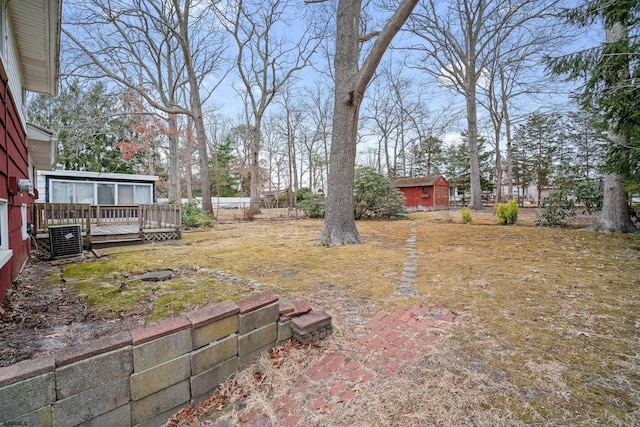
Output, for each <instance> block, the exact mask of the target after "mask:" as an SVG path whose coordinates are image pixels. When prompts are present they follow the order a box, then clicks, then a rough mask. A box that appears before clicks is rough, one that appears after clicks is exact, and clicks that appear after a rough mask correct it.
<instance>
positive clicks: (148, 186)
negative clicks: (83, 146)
mask: <svg viewBox="0 0 640 427" xmlns="http://www.w3.org/2000/svg"><path fill="white" fill-rule="evenodd" d="M54 182H60V183H68V184H92V185H93V202H92V203H90V204H91V205H97V204H98V184H112V185H114V186H115V187H114V192H115V193H114V196H115V204H114V206H117V205H119V200H118V187H119V186H121V185H125V186H126V185H130V186H133V187H134V189H133V198H134V203H133V204H134V205H135V204H140V203H137V202H138V201H137V200H136V198H137V197H136V191H135V188H136V187H138V186H142V187H145V189H146V190H147V191H148V192H149V193H148V194H149V200H150V203H153V184H151V183H146V182H124V181H91V180H88V181H79V180H74V179H58V178H55V179H54V178H52V179H50V180H49V188H50V190H49V191H50V192H51V191H52V190H51V189H52V188H53V183H54ZM49 194H51V193H49ZM49 197H50V198H52V195H50V196H49ZM73 197H74V201H73V202H71V203H78V202H76V201H75V197H76V195H75V187H74V191H73Z"/></svg>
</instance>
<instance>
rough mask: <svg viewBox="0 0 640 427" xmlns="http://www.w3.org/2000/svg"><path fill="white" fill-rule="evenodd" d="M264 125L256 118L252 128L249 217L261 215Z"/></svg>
mask: <svg viewBox="0 0 640 427" xmlns="http://www.w3.org/2000/svg"><path fill="white" fill-rule="evenodd" d="M261 126H262V123H261V120H260V118H258V117H256V123H255V125H254V126H253V128H251V130H250V131H249V132H250V138H251V181H250V183H249V210H248V211H247V214H248V215H255V214H259V213H260V137H261V135H260V129H261Z"/></svg>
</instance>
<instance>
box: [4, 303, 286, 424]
mask: <svg viewBox="0 0 640 427" xmlns="http://www.w3.org/2000/svg"><path fill="white" fill-rule="evenodd" d="M291 336H292V328H291V319H290V318H287V317H281V316H280V308H279V301H278V297H277V296H276V295H275V294H272V293H270V292H263V293H259V294H255V295H253V296H250V297H248V298H246V299H244V300H242V301H240V302H238V303H234V302H231V301H226V302H222V303H219V304H216V305H213V306H211V307H208V308H205V309H202V310H198V311H194V312H192V313H189V314H186V315H184V316H179V317H176V318H173V319H169V320H166V321H163V322H161V323H158V324H155V325H152V326H148V327H146V328H141V329H136V330H133V331H130V332H121V333H118V334H114V335H111V336H108V337H104V338H101V339H98V340H96V341H93V342H90V343H85V344H83V345H80V346H77V347H70V348H66V349H63V350H61V351H59V352H58V353H56V354H55V355H47V356H44V357H40V358H37V359H32V360H25V361H22V362H19V363H16V364H14V365H11V366H8V367H5V368H0V426H55V427H58V426H60V427H62V426H75V425H80V424H81V425H85V426H112V427H118V426H123V427H128V426H157V425H160V424H162V423H164V422H166V420H167V419H168V418H169V417H171V416H172V415H173V414H174V413H176V412H177V411H178V410H180V409H181V408H183V407H185V406H187V405H188V404H190V403H195V402H198V401H201V400H203V399H205V398H207V397H208V396H209V395H210V394H212V393H213V392H215V390H216V389H217V387H218V385H219V383H221V382H223V381H225V380H226V379H227V378H229V377H230V376H231V375H233V374H234V373H236V372H237V371H238V369H243V368H244V367H246V366H248V365H249V364H251V363H253V362H254V361H255V360H257V359H258V358H259V356H260V353H261V352H263V351H265V350H269V349H271V348H273V347H274V346H275V345H276V343H277V342H282V341H285V340H287V339H289V338H291Z"/></svg>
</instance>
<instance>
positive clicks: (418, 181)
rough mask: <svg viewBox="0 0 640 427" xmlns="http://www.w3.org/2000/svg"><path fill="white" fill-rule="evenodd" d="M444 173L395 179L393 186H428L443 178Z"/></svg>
mask: <svg viewBox="0 0 640 427" xmlns="http://www.w3.org/2000/svg"><path fill="white" fill-rule="evenodd" d="M441 177H442V175H429V176H421V177H417V178H398V179H396V180H394V181H393V182H392V183H391V185H392V186H393V187H396V188H398V187H426V186H429V185H433V184H435V183H436V181H437V180H438V178H441Z"/></svg>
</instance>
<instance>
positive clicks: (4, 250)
mask: <svg viewBox="0 0 640 427" xmlns="http://www.w3.org/2000/svg"><path fill="white" fill-rule="evenodd" d="M12 255H13V251H12V250H11V249H9V203H8V201H7V200H6V199H0V268H2V267H3V266H4V265H5V264H6V263H7V262H8V261H9V260H10V259H11V256H12Z"/></svg>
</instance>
